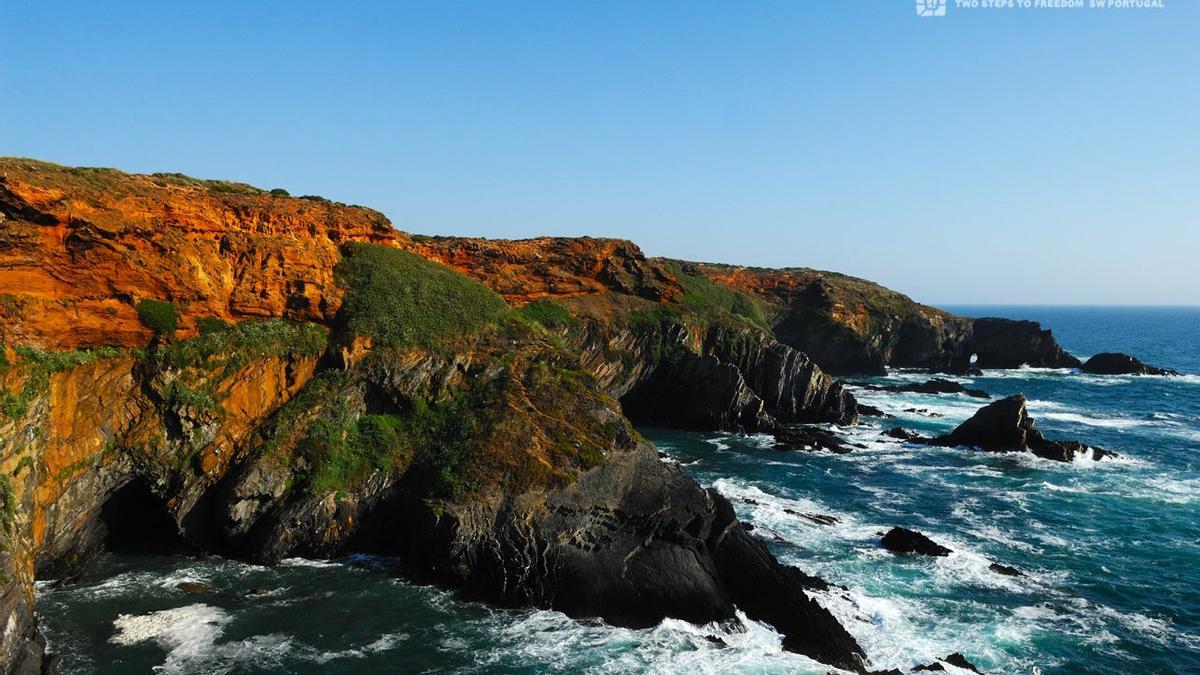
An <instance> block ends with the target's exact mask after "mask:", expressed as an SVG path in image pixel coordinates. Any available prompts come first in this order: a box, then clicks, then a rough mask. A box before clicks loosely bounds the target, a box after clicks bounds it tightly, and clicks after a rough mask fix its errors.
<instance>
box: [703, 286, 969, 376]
mask: <svg viewBox="0 0 1200 675" xmlns="http://www.w3.org/2000/svg"><path fill="white" fill-rule="evenodd" d="M696 267H697V268H698V269H700V270H701V271H703V272H704V274H706V275H708V276H709V277H710V278H711V279H713V280H714V281H716V282H718V283H721V284H724V285H727V286H729V287H730V288H735V289H738V290H741V291H743V292H746V293H749V294H751V295H753V296H755V297H758V298H761V299H762V300H763V301H764V302H765V303H766V306H767V308H768V310H769V314H770V316H769V319H770V323H771V327H772V328H773V329H774V331H775V335H776V337H777V338H778V339H779V341H780V342H783V343H784V344H786V345H788V346H790V347H793V348H795V349H798V350H800V351H802V352H804V353H806V354H808V355H809V356H811V357H812V358H813V359H814V360H815V361H816V362H817V363H818V364H819V365H820V366H821V368H822V369H824V370H825V371H827V372H829V373H832V374H835V375H858V374H882V373H883V372H884V368H885V367H886V366H888V365H893V366H900V367H914V368H931V369H940V368H948V367H957V366H959V365H964V366H965V364H966V363H967V360H968V359H969V358H970V352H969V351H965V349H964V344H965V343H966V342H967V341H968V339H969V336H970V332H971V322H970V320H968V319H963V318H961V317H956V316H954V315H953V314H950V313H948V312H943V311H941V310H938V309H935V308H933V307H928V306H925V305H921V304H918V303H916V302H913V301H912V300H911V299H909V298H908V297H906V296H904V295H901V294H900V293H897V292H895V291H892V290H890V289H887V288H884V287H883V286H880V285H878V284H875V283H872V282H870V281H866V280H864V279H856V278H854V277H850V276H846V275H843V274H836V273H833V272H822V271H818V270H811V269H783V270H773V269H763V268H748V267H732V266H728V265H714V264H696Z"/></svg>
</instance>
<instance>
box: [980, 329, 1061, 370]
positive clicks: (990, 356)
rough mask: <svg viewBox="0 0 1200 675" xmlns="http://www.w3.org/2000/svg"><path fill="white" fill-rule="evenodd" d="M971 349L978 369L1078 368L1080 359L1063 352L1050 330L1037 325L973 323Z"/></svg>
mask: <svg viewBox="0 0 1200 675" xmlns="http://www.w3.org/2000/svg"><path fill="white" fill-rule="evenodd" d="M971 348H972V350H973V351H974V352H975V354H976V356H978V360H976V362H975V365H976V366H977V367H979V368H1019V367H1020V366H1022V365H1028V366H1034V367H1038V368H1078V367H1079V366H1080V363H1079V359H1077V358H1075V357H1074V356H1071V355H1070V354H1068V353H1067V352H1065V351H1064V350H1063V349H1062V347H1060V346H1059V345H1058V342H1057V341H1055V339H1054V335H1053V334H1052V333H1051V332H1050V330H1049V329H1047V330H1042V326H1041V324H1039V323H1037V322H1036V321H1015V320H1013V319H998V318H982V319H975V321H974V323H973V325H972V343H971Z"/></svg>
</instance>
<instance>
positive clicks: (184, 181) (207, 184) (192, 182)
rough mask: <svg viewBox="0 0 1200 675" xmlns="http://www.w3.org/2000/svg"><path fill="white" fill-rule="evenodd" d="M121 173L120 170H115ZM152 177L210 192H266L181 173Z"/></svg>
mask: <svg viewBox="0 0 1200 675" xmlns="http://www.w3.org/2000/svg"><path fill="white" fill-rule="evenodd" d="M117 173H118V174H121V172H117ZM121 175H125V174H121ZM150 176H151V177H152V178H157V179H158V180H159V181H161V183H160V184H164V185H165V184H168V183H170V184H174V185H183V186H186V187H194V188H201V189H208V190H211V191H212V192H218V193H226V194H236V195H261V194H266V190H263V189H262V188H257V187H254V186H253V185H249V184H246V183H235V182H232V181H227V180H207V179H203V178H192V177H191V176H188V175H186V174H182V173H152V174H150Z"/></svg>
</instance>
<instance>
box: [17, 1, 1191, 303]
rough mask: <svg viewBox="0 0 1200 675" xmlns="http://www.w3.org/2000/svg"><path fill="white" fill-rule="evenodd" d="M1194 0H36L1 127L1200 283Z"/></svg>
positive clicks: (956, 257)
mask: <svg viewBox="0 0 1200 675" xmlns="http://www.w3.org/2000/svg"><path fill="white" fill-rule="evenodd" d="M1165 2H1166V5H1167V7H1166V8H1165V9H1161V10H1114V9H1107V10H1016V9H1010V10H990V11H989V10H983V9H974V10H967V9H963V8H956V7H954V6H951V7H950V8H949V10H948V12H947V15H946V16H945V17H941V18H920V17H918V16H917V15H916V12H915V11H914V4H913V2H911V1H909V0H888V1H877V2H866V1H864V2H841V1H839V2H819V3H818V2H800V1H799V0H793V1H791V2H705V1H701V0H689V1H687V2H634V3H624V2H611V1H610V2H550V1H546V2H536V3H535V2H507V1H505V2H490V3H484V2H441V1H439V2H433V1H432V0H431V1H430V2H426V3H378V4H369V3H328V2H324V3H305V2H289V3H266V2H245V1H240V2H207V3H184V2H178V3H164V2H153V3H139V2H123V3H97V2H78V3H58V2H51V1H48V0H43V1H40V2H25V1H20V0H6V1H5V2H4V3H2V4H0V154H8V155H23V156H30V157H37V158H41V159H46V160H50V161H55V162H60V163H64V164H72V165H89V166H116V167H119V168H122V169H126V170H130V171H139V172H152V171H181V172H184V173H188V174H191V175H196V176H200V177H206V178H227V179H234V180H241V181H246V182H249V183H253V184H255V185H259V186H261V187H266V188H272V187H284V188H287V189H288V190H290V191H291V192H292V193H293V194H305V193H314V194H321V195H324V196H327V197H329V198H332V199H336V200H340V201H345V202H352V203H360V204H365V205H369V206H372V207H375V208H378V209H380V210H381V211H383V212H384V213H386V214H387V215H388V216H389V217H390V218H391V219H392V221H393V222H394V223H395V224H396V226H397V227H399V228H401V229H405V230H410V231H415V232H423V233H429V234H460V235H482V236H489V237H528V236H535V235H542V234H551V235H583V234H590V235H595V236H614V237H624V238H629V239H633V240H634V241H636V242H638V243H639V244H640V245H641V246H642V248H643V249H644V250H645V251H646V252H647V254H650V255H670V256H673V257H680V258H688V259H696V260H712V261H721V262H729V263H738V264H755V265H769V266H790V265H797V266H801V265H802V266H811V267H818V268H824V269H832V270H837V271H841V272H846V273H850V274H855V275H859V276H864V277H867V278H870V279H873V280H876V281H879V282H881V283H884V284H886V285H889V286H892V287H894V288H897V289H899V290H901V291H904V292H906V293H908V294H910V295H912V296H913V297H915V298H917V299H919V300H923V301H927V302H932V303H1098V304H1146V303H1155V304H1198V303H1200V274H1197V273H1196V269H1195V267H1196V265H1197V254H1198V253H1200V222H1198V221H1200V122H1198V120H1200V112H1198V110H1200V92H1198V88H1200V74H1198V73H1200V70H1198V67H1200V40H1198V39H1197V35H1200V3H1190V2H1184V1H1183V0H1165ZM117 4H120V6H119V7H117V6H114V5H117Z"/></svg>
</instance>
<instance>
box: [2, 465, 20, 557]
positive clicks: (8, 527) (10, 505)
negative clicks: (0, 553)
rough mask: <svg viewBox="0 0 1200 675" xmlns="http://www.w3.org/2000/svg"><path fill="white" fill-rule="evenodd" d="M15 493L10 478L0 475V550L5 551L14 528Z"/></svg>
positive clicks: (15, 515) (15, 517)
mask: <svg viewBox="0 0 1200 675" xmlns="http://www.w3.org/2000/svg"><path fill="white" fill-rule="evenodd" d="M16 520H17V495H16V493H15V492H14V491H13V485H12V479H11V478H9V477H8V476H7V475H0V529H2V530H3V535H4V537H3V539H2V540H0V550H4V551H7V550H8V547H9V540H10V539H11V538H12V534H13V530H14V529H16Z"/></svg>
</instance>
